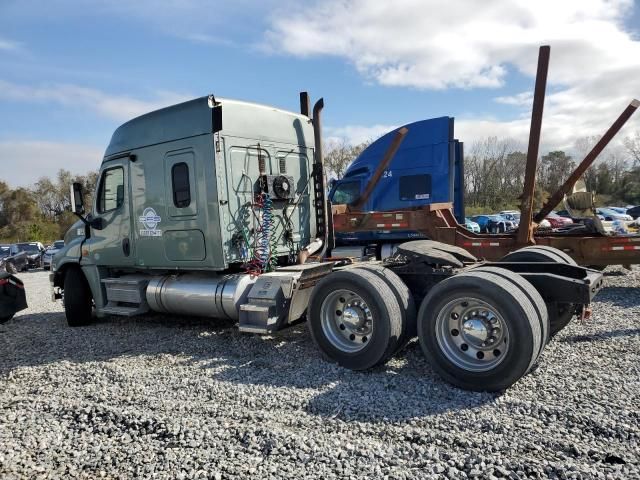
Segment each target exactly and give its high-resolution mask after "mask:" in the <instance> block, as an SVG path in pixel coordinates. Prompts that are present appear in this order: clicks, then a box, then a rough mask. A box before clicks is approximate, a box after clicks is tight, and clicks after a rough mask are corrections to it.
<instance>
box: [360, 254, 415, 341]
mask: <svg viewBox="0 0 640 480" xmlns="http://www.w3.org/2000/svg"><path fill="white" fill-rule="evenodd" d="M358 268H361V269H363V270H369V271H370V272H373V273H374V274H376V275H377V276H378V277H380V278H381V279H382V280H384V281H385V282H386V283H387V285H388V286H389V287H390V288H391V290H393V293H394V295H395V296H396V300H397V301H398V305H400V313H401V315H402V333H401V334H400V338H399V340H398V346H397V347H396V350H395V352H394V353H397V352H399V351H400V350H402V349H403V348H404V347H406V346H407V343H409V341H410V340H411V339H412V338H415V337H416V336H417V335H418V326H417V322H416V317H417V311H416V304H415V302H414V300H413V295H412V294H411V291H410V290H409V287H407V285H406V284H405V283H404V282H403V281H402V279H401V278H400V277H399V276H398V275H397V274H396V273H395V272H394V271H393V270H391V269H390V268H386V267H383V266H382V265H365V266H362V267H358Z"/></svg>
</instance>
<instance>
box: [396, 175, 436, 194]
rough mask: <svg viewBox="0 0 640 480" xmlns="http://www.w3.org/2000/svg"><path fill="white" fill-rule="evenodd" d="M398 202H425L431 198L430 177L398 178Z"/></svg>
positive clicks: (410, 176)
mask: <svg viewBox="0 0 640 480" xmlns="http://www.w3.org/2000/svg"><path fill="white" fill-rule="evenodd" d="M399 190H400V200H426V199H429V198H431V175H427V174H423V175H405V176H403V177H400V189H399Z"/></svg>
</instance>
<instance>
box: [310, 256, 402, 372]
mask: <svg viewBox="0 0 640 480" xmlns="http://www.w3.org/2000/svg"><path fill="white" fill-rule="evenodd" d="M344 290H347V291H350V292H353V293H354V294H355V295H357V296H358V297H360V298H361V299H362V300H363V301H364V302H365V303H366V305H367V307H368V309H369V312H370V315H371V325H372V331H371V335H370V336H369V337H368V338H366V345H365V346H364V347H356V348H360V350H358V351H354V352H350V351H346V350H345V349H341V348H340V347H339V346H337V345H336V342H335V341H332V340H331V338H330V333H328V330H327V329H328V328H329V327H326V324H327V323H330V321H331V320H326V321H325V322H324V325H325V327H323V314H324V313H325V312H327V314H328V311H331V308H330V307H331V305H330V300H331V297H332V296H335V295H337V294H338V293H339V292H340V291H344ZM325 302H329V303H327V304H325ZM323 305H324V306H325V309H324V310H323ZM307 317H308V322H307V323H308V326H309V331H310V332H311V338H312V339H313V341H314V343H315V344H316V346H317V347H318V349H319V350H320V352H321V353H322V355H323V357H324V358H325V359H327V360H329V361H332V362H336V363H338V364H339V365H341V366H343V367H346V368H349V369H352V370H366V369H369V368H373V367H375V366H377V365H380V364H382V363H384V362H386V361H387V360H388V359H389V358H390V357H391V355H393V353H394V352H395V350H396V347H397V345H398V341H399V339H400V335H401V333H402V313H401V308H400V305H399V303H398V300H397V299H396V296H395V294H394V292H393V290H392V289H391V287H389V285H388V284H387V282H386V281H385V280H383V279H381V278H380V277H379V276H378V274H377V273H374V272H371V271H368V270H365V269H362V268H351V269H346V270H341V271H337V272H333V273H331V274H329V275H327V276H326V277H324V278H323V279H322V280H321V281H320V282H319V283H318V284H317V285H316V287H315V288H314V291H313V294H312V296H311V301H310V302H309V308H308V309H307ZM336 318H337V317H336ZM342 327H343V326H341V328H342ZM342 330H344V328H342Z"/></svg>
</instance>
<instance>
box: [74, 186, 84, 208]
mask: <svg viewBox="0 0 640 480" xmlns="http://www.w3.org/2000/svg"><path fill="white" fill-rule="evenodd" d="M71 211H72V212H73V213H75V214H76V215H82V214H83V213H84V202H83V200H82V184H81V183H78V182H74V183H73V184H72V185H71Z"/></svg>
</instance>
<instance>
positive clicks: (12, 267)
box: [4, 262, 18, 275]
mask: <svg viewBox="0 0 640 480" xmlns="http://www.w3.org/2000/svg"><path fill="white" fill-rule="evenodd" d="M4 269H5V270H6V271H7V273H10V274H12V275H13V274H14V273H18V270H16V266H15V265H14V264H13V263H11V262H9V263H7V264H6V265H5V266H4Z"/></svg>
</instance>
